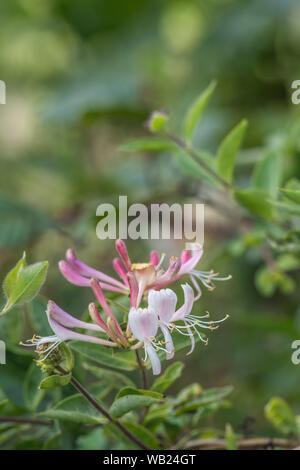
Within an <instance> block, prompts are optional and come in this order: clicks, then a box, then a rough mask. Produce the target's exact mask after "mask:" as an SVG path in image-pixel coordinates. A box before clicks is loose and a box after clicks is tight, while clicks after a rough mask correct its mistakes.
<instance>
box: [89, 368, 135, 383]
mask: <svg viewBox="0 0 300 470" xmlns="http://www.w3.org/2000/svg"><path fill="white" fill-rule="evenodd" d="M82 367H83V368H84V369H86V370H88V371H89V372H90V373H91V374H93V375H94V376H95V377H97V378H98V379H104V380H106V381H108V382H109V383H110V384H111V385H113V386H114V387H117V388H119V387H120V385H127V386H129V387H134V386H135V384H134V383H133V381H132V380H131V379H130V378H129V377H127V376H126V375H123V374H120V373H119V372H114V371H111V370H109V369H103V368H101V367H98V366H93V365H91V364H88V363H86V362H84V363H83V364H82Z"/></svg>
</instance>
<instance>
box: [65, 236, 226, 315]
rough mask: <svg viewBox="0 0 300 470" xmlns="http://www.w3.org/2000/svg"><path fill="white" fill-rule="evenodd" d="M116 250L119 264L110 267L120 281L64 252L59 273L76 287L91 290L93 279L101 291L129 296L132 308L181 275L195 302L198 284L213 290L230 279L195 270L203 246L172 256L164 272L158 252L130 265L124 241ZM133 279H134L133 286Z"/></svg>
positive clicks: (195, 245)
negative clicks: (193, 292)
mask: <svg viewBox="0 0 300 470" xmlns="http://www.w3.org/2000/svg"><path fill="white" fill-rule="evenodd" d="M116 249H117V251H118V253H119V255H120V258H121V260H120V259H118V258H115V259H114V260H113V267H114V269H115V271H116V273H117V274H118V276H119V277H120V279H121V281H118V280H117V279H114V278H113V277H111V276H108V275H106V274H104V273H103V272H102V271H98V270H96V269H94V268H92V267H90V266H88V265H86V264H85V263H83V262H82V261H81V260H80V259H79V258H77V256H76V255H75V253H74V251H73V250H71V249H69V250H67V253H66V260H67V261H60V262H59V269H60V271H61V273H62V275H63V276H64V277H65V278H66V279H67V280H68V281H69V282H71V283H72V284H75V285H77V286H86V287H88V286H90V279H91V278H95V279H97V280H98V281H99V285H100V287H101V289H103V290H110V291H113V292H117V293H120V294H126V295H127V294H129V292H130V298H131V302H130V303H131V306H135V307H139V305H140V303H141V300H142V298H143V296H144V294H147V292H148V291H149V290H150V289H155V290H158V289H162V288H164V287H166V286H167V285H169V284H171V283H172V282H174V281H177V280H178V279H180V278H181V277H183V276H184V275H188V276H190V279H191V282H192V284H193V286H194V287H195V289H196V292H197V296H196V299H198V298H199V297H200V295H201V289H200V287H199V281H200V283H202V284H203V285H204V286H205V287H207V288H208V289H210V290H212V289H213V288H214V285H213V281H225V280H227V279H230V277H231V276H228V277H218V274H217V273H214V272H213V271H199V270H197V269H195V268H196V265H197V264H198V262H199V261H200V259H201V256H202V253H203V250H202V246H201V245H200V244H197V243H194V247H193V250H191V252H190V251H187V250H183V251H182V253H181V256H180V257H179V258H178V257H176V256H172V257H171V258H170V260H169V266H168V268H167V270H164V269H163V268H162V263H163V260H164V257H165V255H164V254H163V255H162V256H161V258H159V255H158V253H157V251H151V253H150V257H149V262H145V263H132V262H131V260H130V257H129V254H128V251H127V248H126V245H125V243H124V241H123V240H117V241H116ZM132 277H134V278H135V282H134V281H133V278H132ZM136 288H137V290H136Z"/></svg>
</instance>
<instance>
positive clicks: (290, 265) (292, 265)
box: [276, 253, 300, 271]
mask: <svg viewBox="0 0 300 470" xmlns="http://www.w3.org/2000/svg"><path fill="white" fill-rule="evenodd" d="M276 264H277V266H278V268H279V269H280V270H281V271H291V270H293V269H298V268H299V264H300V263H299V259H298V258H297V257H296V256H293V255H292V254H289V253H286V254H283V255H280V256H279V257H278V258H277V259H276Z"/></svg>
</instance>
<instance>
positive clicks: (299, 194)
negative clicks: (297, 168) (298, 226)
mask: <svg viewBox="0 0 300 470" xmlns="http://www.w3.org/2000/svg"><path fill="white" fill-rule="evenodd" d="M280 192H281V194H282V195H283V196H285V198H286V199H289V200H290V201H292V202H294V203H296V204H300V181H299V180H298V179H297V178H292V179H290V180H289V181H288V182H287V183H286V185H285V187H284V188H281V189H280Z"/></svg>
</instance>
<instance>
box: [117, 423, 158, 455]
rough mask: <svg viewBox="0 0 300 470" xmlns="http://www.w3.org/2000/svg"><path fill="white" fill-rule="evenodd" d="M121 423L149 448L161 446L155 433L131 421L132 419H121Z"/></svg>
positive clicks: (154, 448)
mask: <svg viewBox="0 0 300 470" xmlns="http://www.w3.org/2000/svg"><path fill="white" fill-rule="evenodd" d="M122 424H123V426H125V428H126V429H128V431H130V432H131V433H132V434H133V435H134V436H136V437H137V438H138V439H139V440H140V441H142V442H143V444H145V445H146V446H147V447H149V448H150V449H151V450H157V449H160V448H161V447H160V445H159V442H158V440H157V438H156V437H155V435H154V434H153V433H152V432H150V431H149V430H148V429H146V428H145V427H144V426H142V425H140V424H136V423H133V422H132V421H125V420H122Z"/></svg>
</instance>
